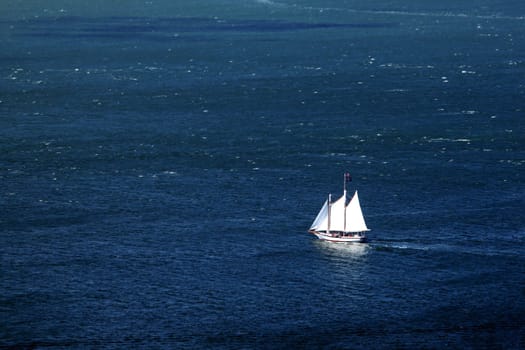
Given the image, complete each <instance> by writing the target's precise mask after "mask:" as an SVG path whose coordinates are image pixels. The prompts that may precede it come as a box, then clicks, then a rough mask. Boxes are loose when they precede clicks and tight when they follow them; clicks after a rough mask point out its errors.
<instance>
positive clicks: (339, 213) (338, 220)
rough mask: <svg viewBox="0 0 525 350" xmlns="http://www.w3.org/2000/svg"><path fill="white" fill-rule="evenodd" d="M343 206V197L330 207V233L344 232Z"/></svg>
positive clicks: (344, 199)
mask: <svg viewBox="0 0 525 350" xmlns="http://www.w3.org/2000/svg"><path fill="white" fill-rule="evenodd" d="M345 205H346V196H345V195H343V196H341V198H339V199H338V200H336V201H335V202H333V203H332V206H331V207H330V231H344V230H345Z"/></svg>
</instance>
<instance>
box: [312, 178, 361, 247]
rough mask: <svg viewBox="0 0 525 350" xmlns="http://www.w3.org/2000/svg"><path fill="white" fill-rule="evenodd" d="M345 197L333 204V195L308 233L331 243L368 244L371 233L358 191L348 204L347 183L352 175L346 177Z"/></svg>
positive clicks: (329, 197) (325, 203) (329, 196)
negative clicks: (369, 232) (367, 234)
mask: <svg viewBox="0 0 525 350" xmlns="http://www.w3.org/2000/svg"><path fill="white" fill-rule="evenodd" d="M344 178H345V179H344V186H343V195H342V196H341V197H340V198H339V199H337V200H336V201H334V202H332V195H331V194H329V195H328V199H327V200H326V201H325V202H324V205H323V207H322V208H321V210H320V211H319V214H317V217H316V218H315V220H314V222H313V223H312V226H310V229H309V230H308V232H310V233H311V234H313V235H315V236H316V237H317V238H319V239H322V240H326V241H330V242H366V240H367V238H366V235H365V232H367V231H370V230H369V229H368V227H367V226H366V223H365V218H364V217H363V212H362V210H361V205H360V203H359V196H358V195H357V190H356V191H355V193H354V195H353V196H352V198H351V199H350V202H348V204H347V196H346V183H347V182H348V181H351V177H350V174H348V173H345V175H344Z"/></svg>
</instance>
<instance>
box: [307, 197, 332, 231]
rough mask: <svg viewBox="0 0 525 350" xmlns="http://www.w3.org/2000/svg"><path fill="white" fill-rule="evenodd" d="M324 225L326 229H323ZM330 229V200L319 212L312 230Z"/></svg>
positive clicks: (311, 227)
mask: <svg viewBox="0 0 525 350" xmlns="http://www.w3.org/2000/svg"><path fill="white" fill-rule="evenodd" d="M323 225H324V228H322V227H323ZM327 227H328V200H326V201H325V202H324V205H323V207H322V208H321V210H319V214H317V217H316V218H315V220H314V222H313V223H312V226H310V230H317V231H319V230H326V229H327Z"/></svg>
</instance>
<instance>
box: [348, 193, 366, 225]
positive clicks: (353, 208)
mask: <svg viewBox="0 0 525 350" xmlns="http://www.w3.org/2000/svg"><path fill="white" fill-rule="evenodd" d="M345 231H346V232H363V231H370V230H369V229H368V227H366V223H365V218H364V217H363V211H362V210H361V205H360V204H359V196H358V195H357V191H355V193H354V196H353V197H352V200H351V201H350V203H348V205H347V206H346V230H345Z"/></svg>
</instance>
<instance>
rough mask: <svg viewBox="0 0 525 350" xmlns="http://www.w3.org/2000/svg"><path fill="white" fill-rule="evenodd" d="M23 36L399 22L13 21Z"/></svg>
mask: <svg viewBox="0 0 525 350" xmlns="http://www.w3.org/2000/svg"><path fill="white" fill-rule="evenodd" d="M10 23H11V25H13V26H14V32H15V34H16V35H19V36H34V37H49V38H53V37H54V38H73V37H79V38H89V37H92V38H107V39H114V38H121V37H133V36H137V35H148V36H149V37H152V36H166V37H173V36H177V35H179V34H180V33H206V32H239V33H243V32H245V33H246V32H254V33H257V32H290V31H301V30H315V29H341V30H343V29H382V28H383V29H384V28H391V27H395V26H397V24H395V23H328V22H327V23H315V22H311V23H310V22H287V21H280V20H262V19H261V20H221V19H216V18H147V17H109V18H97V19H94V18H81V17H59V18H38V19H31V20H24V21H17V22H10Z"/></svg>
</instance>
